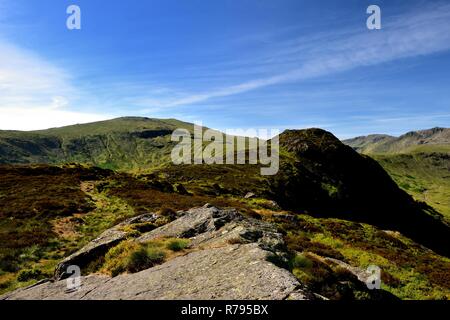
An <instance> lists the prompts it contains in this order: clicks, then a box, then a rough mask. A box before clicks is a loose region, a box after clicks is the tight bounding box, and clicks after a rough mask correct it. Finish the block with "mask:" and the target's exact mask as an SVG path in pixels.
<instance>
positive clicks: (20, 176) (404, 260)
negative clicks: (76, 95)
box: [0, 165, 450, 300]
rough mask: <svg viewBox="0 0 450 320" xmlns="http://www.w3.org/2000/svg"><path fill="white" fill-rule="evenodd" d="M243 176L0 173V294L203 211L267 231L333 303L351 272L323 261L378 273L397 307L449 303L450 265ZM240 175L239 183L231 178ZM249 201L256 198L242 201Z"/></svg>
mask: <svg viewBox="0 0 450 320" xmlns="http://www.w3.org/2000/svg"><path fill="white" fill-rule="evenodd" d="M245 168H246V167H245V166H240V167H232V166H229V167H225V168H221V167H220V166H191V167H190V170H188V171H187V173H186V176H184V180H183V182H186V185H182V184H180V180H178V179H176V177H177V176H178V174H179V172H176V171H173V170H176V169H177V167H175V168H172V169H171V170H169V171H165V170H161V171H159V172H158V173H154V174H143V175H129V174H126V173H115V172H113V171H109V170H103V169H98V168H90V167H84V166H78V165H68V166H62V167H49V166H20V167H18V166H0V176H1V179H0V205H1V207H2V208H3V210H2V211H1V214H0V240H1V242H0V243H1V245H0V262H1V263H0V293H2V292H7V291H10V290H12V289H14V288H17V287H22V286H26V285H29V284H32V283H35V282H36V281H38V280H40V279H42V278H46V277H51V276H52V273H53V270H54V267H55V265H56V264H57V263H58V262H59V261H60V260H61V259H62V258H63V257H65V256H67V255H69V254H71V253H73V252H74V251H75V250H77V249H79V248H80V247H82V246H83V245H84V244H86V243H87V242H88V241H90V240H92V239H93V238H95V237H96V236H98V235H99V234H100V233H101V232H102V231H104V230H106V229H107V228H109V227H112V226H113V225H116V224H117V223H119V222H120V221H123V220H124V219H126V218H128V217H132V216H136V215H138V214H142V213H147V212H160V213H161V214H164V213H165V212H170V211H171V210H178V209H188V208H191V207H194V206H201V205H203V204H204V203H207V202H209V203H212V204H214V205H217V206H220V207H227V206H229V207H236V208H238V209H239V210H240V211H241V212H243V213H244V214H247V215H251V216H252V217H257V218H258V219H263V220H266V221H269V222H272V223H274V224H275V225H276V226H277V228H278V229H279V230H280V231H281V232H282V234H283V235H284V238H285V242H286V245H287V247H288V249H289V251H290V252H291V254H292V263H291V264H290V265H289V266H285V267H286V268H288V269H289V270H290V271H292V272H293V273H294V275H295V276H296V277H298V278H299V280H300V281H301V282H302V283H305V284H307V285H308V286H310V287H311V288H313V289H314V291H315V292H318V293H320V294H322V295H324V296H325V297H328V298H330V299H337V300H339V299H346V297H348V296H351V295H352V294H351V292H352V290H353V289H352V288H351V286H349V283H351V282H349V281H348V280H349V279H348V277H349V275H348V272H345V270H343V269H342V268H339V267H336V266H332V263H330V261H328V260H326V259H328V258H335V259H339V260H341V261H344V262H346V263H348V264H350V265H352V266H356V267H360V268H363V269H365V268H367V266H368V265H369V264H377V265H379V266H380V267H382V270H383V273H382V280H383V289H385V290H387V291H389V292H391V293H393V294H394V295H396V296H397V297H400V298H403V299H444V298H447V299H448V298H450V291H449V288H450V283H449V278H448V275H449V274H450V260H449V259H448V258H445V257H442V256H439V255H437V254H436V253H434V252H432V251H431V250H429V249H427V248H425V247H423V246H421V245H419V244H418V243H417V242H414V241H412V240H411V239H409V238H407V237H405V236H403V235H401V234H400V233H398V232H391V231H382V230H381V229H380V228H377V227H375V226H373V225H368V224H362V223H359V222H350V221H347V220H343V219H337V218H325V217H312V216H311V215H306V214H301V213H298V212H293V211H290V210H282V209H280V208H277V207H276V206H274V204H273V202H271V198H270V196H268V195H263V193H264V192H265V190H266V189H265V187H264V185H265V184H264V183H263V181H261V180H259V178H258V177H257V176H256V175H255V173H257V172H258V171H257V168H253V169H254V172H252V169H251V170H247V169H245ZM185 169H186V168H185ZM220 170H221V171H220ZM183 172H186V171H184V170H183ZM241 174H244V175H245V177H246V178H245V179H235V178H232V177H233V176H235V177H238V176H241V177H242V175H241ZM188 182H189V183H188ZM216 185H218V186H219V187H217V186H216ZM247 191H253V192H255V193H256V194H257V196H256V197H255V198H248V199H246V198H244V197H243V196H242V194H243V193H245V192H247ZM266 191H267V190H266ZM289 215H293V216H294V217H295V218H294V219H292V218H290V217H289ZM147 227H149V226H147ZM96 267H97V266H90V267H89V268H94V269H95V268H96ZM84 272H89V270H85V271H84ZM355 293H357V291H355ZM357 298H358V299H366V298H368V297H365V296H357Z"/></svg>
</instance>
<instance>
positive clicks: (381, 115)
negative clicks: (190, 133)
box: [0, 0, 450, 138]
mask: <svg viewBox="0 0 450 320" xmlns="http://www.w3.org/2000/svg"><path fill="white" fill-rule="evenodd" d="M94 2H95V1H94ZM97 2H98V1H97ZM113 2H114V1H113ZM249 2H252V1H249ZM350 2H351V1H350ZM394 2H396V1H394ZM25 3H27V4H25ZM42 3H44V7H46V10H52V9H51V6H50V3H49V2H48V1H47V0H45V1H43V2H42ZM45 3H47V4H45ZM83 3H86V2H84V1H81V4H80V6H81V8H82V12H83V13H84V14H83V16H85V15H86V11H87V12H89V9H91V10H94V7H92V8H90V7H89V5H87V4H84V5H83ZM114 3H115V6H116V9H119V8H120V5H119V2H118V1H115V2H114ZM197 3H199V1H197ZM311 3H312V2H311ZM411 3H412V4H411V5H408V6H404V5H403V6H389V5H387V4H386V5H384V6H383V5H381V8H382V12H383V20H382V21H383V29H382V30H380V31H369V30H367V29H366V28H365V19H366V18H367V16H366V15H365V11H364V9H365V6H364V5H359V6H357V7H356V9H355V7H354V6H352V7H349V8H345V7H343V8H341V9H340V10H341V11H339V10H337V11H336V12H335V15H334V16H330V17H328V18H324V19H322V20H320V19H313V20H312V21H307V22H306V23H302V22H301V21H299V22H298V24H295V23H294V22H295V21H296V19H293V21H294V22H293V21H290V20H289V21H288V22H287V23H286V24H283V21H281V22H280V21H275V22H274V24H276V26H277V27H276V28H268V27H267V26H261V27H259V26H260V25H259V22H255V23H254V25H251V24H249V25H250V26H247V25H245V27H246V28H249V29H252V28H253V33H246V34H243V35H242V36H241V37H239V36H237V34H238V33H237V34H236V35H235V34H233V33H231V34H230V35H227V33H226V32H225V30H224V32H223V33H224V35H223V36H219V37H218V38H219V40H220V42H221V43H220V44H219V41H217V43H216V42H208V43H204V44H201V43H200V45H199V44H198V43H197V42H196V41H194V42H193V44H192V45H190V46H189V45H186V46H184V47H182V46H180V48H179V49H183V50H185V51H182V50H179V51H177V50H175V51H174V50H169V48H170V46H171V45H172V44H167V43H166V42H161V43H160V44H161V49H160V51H159V52H158V53H157V54H154V53H153V51H150V50H149V49H150V48H147V47H145V46H143V45H142V44H140V40H142V42H144V40H145V39H146V38H145V36H144V34H145V33H142V35H141V34H134V35H133V36H132V37H133V39H134V41H136V43H138V44H137V45H136V44H135V43H132V45H133V46H134V47H132V45H131V44H129V43H125V47H127V46H129V47H130V49H136V48H138V49H141V51H137V52H136V51H134V50H129V51H123V52H119V53H118V54H112V53H109V54H107V55H105V51H101V50H100V49H99V48H97V47H95V46H92V52H89V50H86V47H85V46H87V45H89V44H91V43H93V42H95V41H96V40H97V41H100V42H102V41H105V43H103V42H102V44H104V45H107V44H108V45H110V49H111V50H113V49H115V48H116V46H117V44H115V46H113V45H112V43H110V42H106V40H102V39H100V38H97V37H96V35H95V32H94V31H95V29H94V28H92V29H94V30H91V29H90V26H89V22H90V21H91V20H89V19H87V20H88V21H87V22H83V29H82V30H80V31H76V32H79V34H78V35H73V34H68V33H69V32H70V31H68V30H64V28H63V27H61V29H62V30H61V31H58V32H56V31H53V32H54V33H55V35H53V34H52V32H49V39H50V40H46V41H43V42H44V43H46V44H45V45H39V43H40V42H41V41H42V40H43V38H41V37H42V34H39V33H36V34H29V33H27V32H28V31H30V29H31V28H36V25H35V24H33V23H32V22H29V21H28V22H26V23H23V21H24V18H23V17H24V16H27V14H29V13H28V12H29V11H33V12H34V11H35V10H34V9H35V7H34V5H29V2H26V1H23V0H18V1H16V2H15V3H14V4H12V1H9V0H0V11H1V12H0V114H1V118H0V129H22V130H32V129H44V128H48V127H54V126H63V125H68V124H74V123H84V122H92V121H98V120H104V119H111V118H114V117H117V116H126V115H141V116H150V117H165V118H179V119H181V120H186V121H202V122H203V123H204V124H205V125H207V126H209V127H214V128H217V129H220V130H224V129H226V128H233V127H234V128H238V127H242V128H245V127H252V128H263V127H267V128H274V127H275V128H279V129H285V128H302V127H312V126H314V127H323V128H325V129H327V130H330V131H332V132H334V133H335V134H336V135H338V136H339V137H341V138H347V137H351V136H356V135H366V134H369V133H388V134H392V135H398V134H400V133H401V132H406V131H412V130H415V129H425V128H428V127H433V126H444V127H445V126H447V127H448V126H449V125H448V124H449V123H450V108H449V103H448V101H449V99H450V95H449V93H446V91H448V90H447V89H448V84H449V76H448V74H449V73H448V71H449V69H450V60H449V53H448V51H449V49H450V32H448V30H449V21H450V5H449V4H446V3H445V2H440V1H437V2H432V3H431V4H430V3H424V2H423V1H415V2H414V1H413V2H411ZM282 4H286V6H287V8H286V10H290V8H289V6H288V4H289V5H292V6H294V5H293V4H291V2H290V1H289V0H285V1H282ZM160 5H161V4H160ZM208 5H209V4H208ZM208 5H207V6H208ZM161 6H163V5H161ZM255 6H256V2H255ZM62 7H63V6H57V7H56V8H57V9H59V8H62ZM113 7H114V6H113ZM211 8H212V7H211ZM253 8H254V7H252V8H251V9H253ZM321 8H322V7H320V8H319V7H317V8H315V7H314V5H313V4H311V7H310V8H309V10H310V11H311V12H316V11H315V9H317V12H318V14H320V13H322V14H323V11H324V10H323V9H322V10H321ZM161 10H162V9H161ZM210 10H213V9H210ZM258 10H260V11H261V13H260V14H262V13H263V12H265V10H268V9H267V8H262V9H258ZM258 10H256V11H258ZM277 10H280V12H281V11H282V10H281V9H277ZM174 11H176V10H174ZM49 12H53V11H49ZM258 12H259V11H258ZM333 12H334V11H333ZM60 13H61V12H60ZM356 13H358V14H359V15H360V16H359V17H358V16H356V17H354V14H356ZM113 14H114V13H113ZM116 14H117V12H116ZM135 14H136V13H135ZM226 14H227V13H225V15H226ZM229 14H230V13H229ZM233 14H235V13H232V14H230V16H231V15H233ZM283 14H285V13H283ZM54 15H55V19H56V17H57V12H56V9H55V12H54ZM61 15H62V20H64V19H65V16H64V11H62V14H61ZM280 15H281V13H280ZM175 16H177V17H180V14H179V13H178V12H175V13H173V17H175ZM325 16H326V15H325ZM17 17H20V18H17ZM51 17H53V14H52V15H50V18H51ZM171 17H172V16H171V15H168V17H167V19H169V20H170V18H171ZM173 17H172V18H173ZM143 18H144V17H143ZM181 18H184V15H183V14H181ZM357 18H358V19H357ZM15 19H16V20H15ZM340 19H343V21H344V22H347V21H348V22H349V23H339V21H340ZM49 20H50V21H52V20H51V19H49ZM355 21H360V24H356V23H355ZM140 23H141V24H143V23H144V22H140V21H138V22H134V24H140ZM211 23H212V22H211ZM41 24H42V22H40V23H38V25H37V28H38V29H39V28H44V29H46V28H47V29H48V28H49V26H46V25H44V26H42V25H41ZM160 24H161V25H163V26H164V25H165V21H163V22H161V23H160ZM91 25H93V24H92V23H91ZM316 25H317V27H315V26H316ZM200 26H201V27H204V26H205V25H200ZM336 26H339V28H337V27H336ZM144 27H145V24H144V25H142V29H143V30H145V28H144ZM122 28H130V29H134V28H135V25H129V26H128V25H125V26H122ZM213 28H218V26H215V25H214V24H213ZM255 29H256V31H255ZM1 30H3V31H1ZM219 30H220V29H219ZM305 30H307V31H308V32H305ZM112 32H114V30H112ZM204 33H205V31H201V30H200V31H197V32H196V33H194V32H192V31H187V34H188V35H190V36H191V37H193V39H197V38H195V37H194V36H196V37H199V38H200V37H201V36H202V34H204ZM128 36H129V37H131V36H130V35H128ZM169 36H172V37H169ZM143 37H144V38H145V39H144V38H143ZM227 37H228V38H227ZM141 38H142V39H141ZM167 38H168V39H171V40H173V34H172V33H171V32H168V34H167ZM74 40H75V41H74ZM58 41H59V42H62V41H63V42H67V44H69V45H70V44H71V45H72V46H73V47H74V51H75V52H84V54H81V55H76V54H74V55H70V54H69V55H68V52H70V51H69V50H67V48H65V49H63V46H62V45H60V44H59V45H58V44H57V42H58ZM77 41H78V42H77ZM83 41H84V43H85V45H83ZM30 42H31V43H33V44H32V45H30V44H29V43H30ZM168 42H170V41H168ZM25 44H26V45H25ZM227 46H229V47H230V48H231V49H227ZM105 47H106V48H108V46H105ZM237 49H242V51H239V52H237V53H236V52H235V51H236V50H237ZM244 49H245V50H244ZM153 50H154V49H153ZM189 50H192V51H193V52H194V53H192V52H189ZM86 51H87V53H88V54H86ZM185 52H187V53H185ZM67 56H68V57H67ZM155 57H160V59H159V60H158V59H156V58H155ZM146 58H147V59H146ZM102 60H104V61H102ZM133 60H135V61H137V62H138V63H140V65H139V66H141V68H139V66H135V65H130V68H129V69H131V70H130V71H129V72H128V71H127V67H128V66H127V65H126V62H129V63H132V62H131V61H133ZM148 60H150V62H149V61H148ZM167 61H168V62H172V63H168V62H167ZM99 62H100V63H99ZM158 62H160V65H162V67H158ZM120 63H122V64H124V66H122V69H120V70H117V69H116V65H118V64H120ZM430 66H431V68H430ZM424 69H426V70H425V72H424ZM105 70H106V71H105ZM133 71H135V72H133ZM446 75H447V76H446ZM421 78H425V80H430V79H431V81H428V82H426V81H422V79H421Z"/></svg>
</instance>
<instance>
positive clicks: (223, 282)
mask: <svg viewBox="0 0 450 320" xmlns="http://www.w3.org/2000/svg"><path fill="white" fill-rule="evenodd" d="M161 236H170V237H174V236H183V237H189V238H190V239H191V242H192V247H191V251H190V252H189V253H187V254H185V255H183V256H178V257H176V258H174V259H172V260H169V261H167V262H165V263H163V264H161V265H159V266H155V267H153V268H150V269H147V270H144V271H141V272H138V273H134V274H123V275H119V276H117V277H115V278H110V277H108V276H105V275H98V274H93V275H89V276H85V277H81V287H80V288H79V289H78V290H67V281H66V280H55V281H47V282H44V283H41V284H38V285H35V286H31V287H28V288H25V289H19V290H16V291H14V292H12V293H10V294H7V295H5V296H3V297H0V299H27V300H28V299H31V300H47V299H49V300H162V299H181V300H187V299H194V300H197V299H217V300H225V299H230V300H245V299H267V300H281V299H314V297H315V296H314V294H312V293H311V292H309V291H308V290H307V289H306V288H305V287H304V286H303V285H301V284H300V283H299V282H298V281H297V279H296V278H295V277H294V275H292V274H291V273H290V272H289V271H288V270H285V269H283V268H280V267H278V266H277V265H275V264H273V263H272V262H270V261H271V260H272V259H270V258H271V257H273V256H274V255H276V256H278V257H279V258H280V259H281V258H282V255H283V250H282V247H283V243H282V237H281V235H280V234H279V233H277V232H276V230H275V229H274V228H273V227H272V226H271V225H270V224H267V223H265V222H262V221H258V220H254V219H248V218H244V217H243V216H242V215H240V214H239V213H238V212H237V211H236V210H222V209H218V208H215V207H211V206H205V207H202V208H196V209H191V210H189V211H187V212H184V213H183V214H182V215H181V217H180V218H178V219H177V220H175V221H173V222H171V223H169V224H167V225H165V226H163V227H160V228H158V229H155V230H153V231H151V232H148V233H147V234H144V235H143V236H142V237H140V238H138V239H136V241H145V240H149V239H154V238H157V237H161ZM69 280H70V279H69Z"/></svg>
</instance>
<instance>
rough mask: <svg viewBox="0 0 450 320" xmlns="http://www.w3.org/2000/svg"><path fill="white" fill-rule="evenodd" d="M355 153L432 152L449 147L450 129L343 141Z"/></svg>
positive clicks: (378, 135)
mask: <svg viewBox="0 0 450 320" xmlns="http://www.w3.org/2000/svg"><path fill="white" fill-rule="evenodd" d="M343 142H344V143H345V144H347V145H349V146H351V147H352V148H354V149H355V150H356V151H358V152H361V153H367V154H383V153H389V154H398V153H407V152H415V151H432V150H433V149H434V148H437V149H439V147H441V146H444V150H445V146H448V145H450V129H449V128H443V127H435V128H431V129H425V130H417V131H409V132H407V133H405V134H403V135H401V136H399V137H394V136H390V135H384V134H371V135H367V136H359V137H355V138H351V139H346V140H343Z"/></svg>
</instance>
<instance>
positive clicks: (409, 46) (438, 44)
mask: <svg viewBox="0 0 450 320" xmlns="http://www.w3.org/2000/svg"><path fill="white" fill-rule="evenodd" d="M449 21H450V5H448V4H439V5H432V6H429V7H427V8H426V9H422V10H420V11H416V12H410V13H406V14H404V15H402V16H397V17H392V18H390V19H385V21H383V29H382V30H380V31H369V30H360V31H356V32H355V31H351V30H335V31H333V33H329V34H319V35H314V36H312V37H311V38H310V39H308V38H303V39H300V40H299V41H292V40H291V41H289V42H287V43H285V44H282V45H281V46H280V50H279V51H278V52H276V51H275V52H272V53H271V57H270V58H265V59H263V60H258V59H256V58H255V61H259V63H260V65H261V64H262V65H266V66H267V67H272V69H273V68H277V64H278V63H282V64H284V65H286V64H287V65H288V66H291V69H290V70H289V71H285V72H282V73H278V74H273V75H268V76H265V77H261V78H257V79H254V80H250V81H245V82H242V83H239V84H236V85H231V86H227V87H223V88H218V89H213V90H209V91H207V92H201V93H195V94H187V95H184V96H181V97H176V98H172V99H167V98H163V99H161V100H158V99H155V98H154V99H152V100H151V102H153V105H154V106H156V107H166V108H170V107H177V106H184V105H192V104H195V103H200V102H204V101H207V100H210V99H214V98H220V97H226V96H233V95H237V94H241V93H245V92H249V91H252V90H257V89H261V88H265V87H268V86H272V85H277V84H283V83H289V82H295V81H304V80H308V79H312V78H317V77H323V76H327V75H331V74H335V73H339V72H344V71H349V70H352V69H355V68H359V67H364V66H373V65H378V64H382V63H385V62H391V61H396V60H399V59H404V58H411V57H417V56H422V55H429V54H434V53H439V52H443V51H447V50H449V49H450V33H449V32H448V29H449ZM294 65H295V66H297V67H296V68H292V66H294ZM249 67H251V64H250V66H249ZM142 111H145V110H142Z"/></svg>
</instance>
